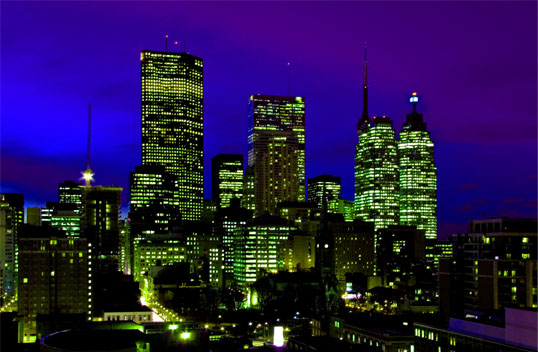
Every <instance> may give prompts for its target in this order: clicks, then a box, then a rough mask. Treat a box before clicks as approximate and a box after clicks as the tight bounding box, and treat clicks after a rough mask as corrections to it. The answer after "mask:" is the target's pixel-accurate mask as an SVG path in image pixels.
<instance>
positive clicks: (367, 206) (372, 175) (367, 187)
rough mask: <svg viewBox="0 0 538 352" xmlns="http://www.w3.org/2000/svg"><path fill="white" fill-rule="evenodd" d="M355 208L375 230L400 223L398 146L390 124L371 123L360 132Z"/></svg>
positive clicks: (356, 158)
mask: <svg viewBox="0 0 538 352" xmlns="http://www.w3.org/2000/svg"><path fill="white" fill-rule="evenodd" d="M355 212H356V216H357V217H359V218H361V219H362V220H364V221H369V222H373V223H374V228H375V230H377V229H379V228H385V227H387V226H388V225H396V224H398V218H399V166H398V149H397V144H396V139H395V134H394V130H393V129H392V126H391V124H372V125H371V126H369V127H368V128H367V129H366V131H364V132H363V133H361V134H360V135H359V142H358V144H357V148H356V156H355Z"/></svg>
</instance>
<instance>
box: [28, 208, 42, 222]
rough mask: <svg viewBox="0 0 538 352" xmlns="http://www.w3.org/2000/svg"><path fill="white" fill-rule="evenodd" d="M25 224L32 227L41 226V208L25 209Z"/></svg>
mask: <svg viewBox="0 0 538 352" xmlns="http://www.w3.org/2000/svg"><path fill="white" fill-rule="evenodd" d="M26 223H27V224H28V225H33V226H41V208H39V207H28V208H26Z"/></svg>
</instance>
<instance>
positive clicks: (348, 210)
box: [337, 199, 356, 221]
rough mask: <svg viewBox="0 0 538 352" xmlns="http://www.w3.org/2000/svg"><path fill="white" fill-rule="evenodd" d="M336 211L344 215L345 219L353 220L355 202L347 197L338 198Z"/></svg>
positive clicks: (354, 217)
mask: <svg viewBox="0 0 538 352" xmlns="http://www.w3.org/2000/svg"><path fill="white" fill-rule="evenodd" d="M337 213H339V214H342V215H344V219H345V220H346V221H353V220H355V219H356V216H355V203H354V202H353V201H352V200H349V199H340V200H339V201H338V211H337Z"/></svg>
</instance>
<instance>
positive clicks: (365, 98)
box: [362, 42, 368, 119]
mask: <svg viewBox="0 0 538 352" xmlns="http://www.w3.org/2000/svg"><path fill="white" fill-rule="evenodd" d="M367 64H368V61H367V60H366V42H365V43H364V84H363V86H362V118H363V119H368V67H367Z"/></svg>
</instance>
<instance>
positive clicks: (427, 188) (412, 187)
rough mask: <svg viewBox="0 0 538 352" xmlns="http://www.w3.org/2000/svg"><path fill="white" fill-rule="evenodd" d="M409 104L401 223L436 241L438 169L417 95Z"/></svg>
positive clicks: (403, 136)
mask: <svg viewBox="0 0 538 352" xmlns="http://www.w3.org/2000/svg"><path fill="white" fill-rule="evenodd" d="M409 102H411V103H412V104H413V112H412V113H410V114H407V118H406V121H405V123H404V125H403V130H402V132H401V133H400V142H399V143H398V153H399V156H400V222H401V224H402V225H414V226H416V227H417V228H418V229H423V230H424V231H425V232H426V238H427V239H436V238H437V168H436V167H435V163H434V157H433V142H432V140H431V137H430V133H429V132H428V131H427V129H426V124H425V123H424V121H423V119H422V114H419V113H418V112H417V103H418V95H417V93H413V94H412V96H411V98H410V99H409Z"/></svg>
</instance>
